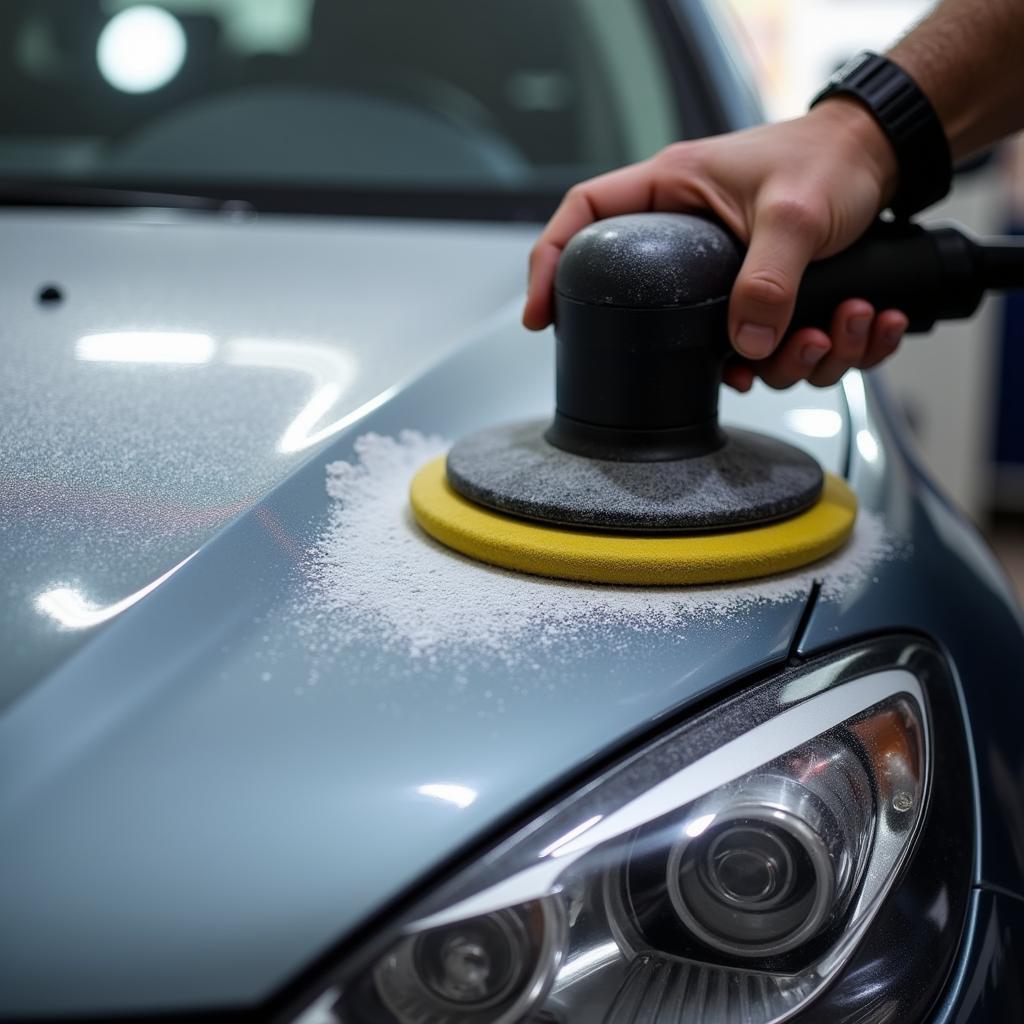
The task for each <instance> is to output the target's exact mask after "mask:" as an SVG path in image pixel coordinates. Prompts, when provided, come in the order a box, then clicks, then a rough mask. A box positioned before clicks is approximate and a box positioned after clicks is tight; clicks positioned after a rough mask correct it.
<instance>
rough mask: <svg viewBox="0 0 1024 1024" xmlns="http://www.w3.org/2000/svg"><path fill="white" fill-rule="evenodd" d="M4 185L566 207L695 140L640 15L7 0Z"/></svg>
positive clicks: (1, 68) (536, 6) (485, 4)
mask: <svg viewBox="0 0 1024 1024" xmlns="http://www.w3.org/2000/svg"><path fill="white" fill-rule="evenodd" d="M0 40H2V41H3V42H2V43H0V45H5V46H7V47H8V48H9V52H8V53H7V54H6V55H5V60H4V61H3V63H2V65H0V76H2V77H3V78H4V79H5V81H4V82H3V88H2V89H0V178H3V179H6V180H7V181H12V180H18V181H23V182H24V181H32V182H38V183H46V182H55V181H56V182H67V183H75V184H79V185H82V184H90V185H110V184H115V185H119V186H123V187H133V188H138V189H151V190H166V191H173V190H174V189H175V188H178V189H179V190H187V189H195V188H196V187H198V186H199V185H201V184H203V183H207V184H210V185H218V184H219V185H221V186H224V185H232V186H237V187H238V188H239V191H240V194H243V195H244V191H245V187H246V186H247V185H253V186H275V187H283V188H292V189H296V188H302V187H312V188H358V189H371V190H388V189H392V190H396V189H397V190H405V191H406V192H408V191H415V190H424V189H431V188H449V189H457V188H469V189H487V190H491V191H494V190H505V191H511V192H517V191H521V192H534V193H536V192H540V191H544V192H560V191H562V190H564V188H566V187H567V186H568V185H570V184H571V183H572V182H575V181H578V180H580V179H581V178H584V177H587V176H589V175H592V174H594V173H597V172H599V171H601V170H604V169H607V168H611V167H615V166H619V165H621V164H623V163H626V162H629V161H633V160H637V159H641V158H644V157H646V156H649V155H650V154H651V153H652V152H654V151H655V150H657V149H658V148H660V147H661V146H663V145H665V144H666V143H668V142H670V141H671V140H673V139H677V138H681V137H685V135H686V134H687V132H686V127H687V126H686V125H685V124H683V123H682V120H683V118H681V116H680V111H679V108H678V103H677V100H676V97H675V93H674V86H673V80H672V78H671V76H670V75H669V74H668V70H667V61H668V57H667V54H666V52H665V51H664V49H663V47H662V45H661V43H660V42H659V37H658V34H657V33H656V32H655V30H654V28H653V26H652V23H651V20H650V10H649V7H648V4H647V3H644V2H641V0H161V2H159V3H146V4H138V3H131V2H124V0H4V2H3V4H0Z"/></svg>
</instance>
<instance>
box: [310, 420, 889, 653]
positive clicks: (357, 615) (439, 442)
mask: <svg viewBox="0 0 1024 1024" xmlns="http://www.w3.org/2000/svg"><path fill="white" fill-rule="evenodd" d="M447 448H448V442H446V441H445V440H443V439H441V438H438V437H426V436H424V435H423V434H420V433H418V432H415V431H404V432H402V433H401V434H400V435H399V436H398V437H384V436H380V435H377V434H366V435H364V436H362V437H360V438H359V439H358V440H357V441H356V443H355V446H354V449H355V460H354V461H352V462H346V461H339V462H332V463H330V464H329V465H328V466H327V480H326V484H327V493H328V495H329V497H330V499H331V508H330V513H329V517H328V522H327V524H326V526H325V528H324V529H323V531H322V533H321V535H320V537H319V539H318V541H317V543H316V544H315V546H314V547H313V549H312V551H311V552H310V556H309V558H308V560H307V563H306V566H305V572H306V573H307V575H308V583H309V584H310V586H309V587H308V588H307V590H306V593H307V595H308V596H307V599H306V600H307V607H306V608H305V609H304V611H305V614H306V615H307V616H310V617H311V618H312V619H313V620H314V621H315V623H316V627H315V628H316V629H317V630H327V631H329V632H330V633H331V634H332V635H331V639H332V641H333V642H334V643H336V645H337V646H338V647H344V646H345V645H346V644H348V643H352V642H357V641H359V642H370V643H373V644H376V645H379V646H381V647H384V648H386V649H389V650H392V651H395V652H396V653H401V654H405V655H407V656H408V657H410V658H423V657H426V658H429V659H431V660H433V659H434V658H436V657H437V656H440V655H442V654H446V655H450V656H456V655H457V654H458V653H459V652H460V651H461V652H464V653H469V652H472V653H474V654H485V655H492V656H497V657H499V658H501V659H502V660H508V661H514V660H516V659H517V658H518V657H519V656H520V652H523V651H525V650H528V649H533V650H536V649H537V648H544V647H551V646H552V645H555V644H564V643H568V642H571V640H572V639H573V637H575V636H583V635H588V636H592V635H593V632H592V631H593V629H594V628H595V627H598V628H599V627H601V626H607V627H615V628H623V627H625V628H628V629H632V630H636V631H640V632H656V631H659V630H664V629H666V628H672V629H685V628H686V626H687V625H694V624H697V623H707V622H709V621H710V622H716V621H723V622H725V621H728V620H729V619H730V618H732V617H733V616H735V615H736V614H738V613H739V612H742V611H744V610H749V609H750V608H751V607H752V606H757V605H762V604H768V603H774V602H779V601H785V600H791V599H793V598H794V597H800V596H801V595H804V594H806V593H807V592H808V591H809V590H810V588H811V586H812V584H813V583H814V582H815V581H818V582H820V584H821V597H822V599H824V600H837V599H839V598H841V597H842V596H843V595H844V594H846V593H848V592H849V590H850V589H852V588H854V587H856V586H858V585H863V584H864V583H866V582H869V581H870V579H871V575H872V570H873V568H874V567H875V566H876V565H877V564H878V563H879V562H880V561H882V560H885V559H888V558H892V557H894V556H895V555H896V552H897V546H896V545H895V544H894V543H893V540H892V538H891V537H890V536H889V535H888V534H887V532H886V529H885V526H884V524H883V522H882V520H881V518H880V517H879V516H877V515H875V514H873V513H869V512H863V511H862V512H861V513H860V515H859V516H858V519H857V525H856V527H855V529H854V534H853V536H852V537H851V539H850V540H849V541H848V542H847V544H846V545H845V546H844V547H843V548H842V549H841V550H840V551H839V552H837V553H836V554H835V555H833V556H831V557H829V558H827V559H825V560H823V561H821V562H818V563H816V564H814V565H811V566H808V567H807V568H806V569H803V570H798V571H795V572H791V573H786V574H783V575H779V576H774V577H769V578H766V579H763V580H751V581H748V582H744V583H740V584H731V585H725V586H709V587H686V588H683V587H679V588H676V587H622V586H598V585H586V584H579V583H572V582H566V581H560V580H551V579H544V578H541V577H537V576H527V575H522V574H519V573H514V572H508V571H506V570H503V569H497V568H494V567H492V566H488V565H484V564H482V563H480V562H476V561H473V560H472V559H469V558H466V557H464V556H462V555H459V554H457V553H455V552H453V551H451V550H449V549H448V548H445V547H444V546H442V545H440V544H438V543H436V542H435V541H433V540H432V539H431V538H429V537H428V536H427V535H426V534H425V533H423V531H422V530H420V528H419V527H418V526H417V524H416V522H415V520H414V519H413V517H412V513H411V511H410V509H409V498H408V490H409V482H410V480H411V478H412V476H413V474H414V473H415V472H416V471H417V470H418V469H419V468H420V467H421V466H423V465H424V464H425V463H426V462H428V461H430V460H431V459H433V458H436V457H437V456H438V455H441V454H443V453H444V452H445V451H446V450H447Z"/></svg>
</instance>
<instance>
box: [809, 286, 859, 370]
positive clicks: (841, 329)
mask: <svg viewBox="0 0 1024 1024" xmlns="http://www.w3.org/2000/svg"><path fill="white" fill-rule="evenodd" d="M874 317H875V309H874V306H872V305H871V303H870V302H865V301H864V300H863V299H847V300H846V302H841V303H840V304H839V305H838V306H837V307H836V311H835V313H833V314H832V328H831V331H830V333H831V337H832V349H831V351H830V352H829V354H828V355H827V356H826V357H825V358H824V359H822V361H821V362H820V363H819V364H818V365H817V367H815V369H814V372H813V373H811V374H810V375H809V376H808V378H807V379H808V380H809V381H810V382H811V383H812V384H814V385H815V386H816V387H819V388H824V387H828V386H829V385H830V384H835V383H836V381H838V380H839V378H840V377H842V375H843V374H844V373H846V371H847V370H848V369H850V367H851V366H860V364H861V360H862V359H863V358H864V356H865V354H866V352H867V349H868V340H869V339H870V337H871V327H872V322H873V321H874Z"/></svg>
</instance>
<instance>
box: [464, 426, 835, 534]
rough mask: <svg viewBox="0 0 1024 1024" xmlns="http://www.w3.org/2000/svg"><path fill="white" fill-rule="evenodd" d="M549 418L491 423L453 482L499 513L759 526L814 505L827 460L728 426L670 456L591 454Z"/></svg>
mask: <svg viewBox="0 0 1024 1024" xmlns="http://www.w3.org/2000/svg"><path fill="white" fill-rule="evenodd" d="M547 426H548V423H547V421H546V420H530V421H528V422H526V423H513V424H506V425H503V426H499V427H490V428H488V429H486V430H482V431H480V432H478V433H476V434H471V435H470V436H469V437H464V438H462V439H461V440H459V441H457V442H456V443H455V444H454V445H453V446H452V449H451V451H450V452H449V453H448V481H449V483H450V484H451V485H452V487H453V488H454V489H455V490H456V491H458V492H459V494H461V495H462V496H463V497H465V498H468V499H470V501H474V502H476V503H477V504H479V505H485V506H487V507H488V508H493V509H495V510H496V511H499V512H506V513H509V514H511V515H515V516H522V517H524V518H527V519H536V520H540V521H542V522H547V523H556V524H559V525H563V526H587V527H592V528H594V529H604V530H636V531H642V532H659V533H660V532H668V533H685V532H690V531H702V530H716V529H726V528H738V527H743V526H754V525H757V524H759V523H765V522H770V521H772V520H775V519H784V518H786V517H788V516H791V515H796V514H797V513H798V512H802V511H803V510H804V509H807V508H809V507H810V506H811V505H813V504H814V502H815V501H817V500H818V497H819V496H820V494H821V488H822V483H823V475H822V470H821V467H820V466H819V465H818V463H817V462H815V460H814V459H813V458H811V456H810V455H807V454H806V453H805V452H802V451H800V449H798V448H794V447H793V446H792V445H789V444H786V443H785V442H783V441H777V440H775V439H774V438H771V437H765V436H763V435H761V434H755V433H752V432H750V431H747V430H737V429H726V431H725V433H726V435H727V437H728V440H727V441H726V443H725V445H724V446H723V447H722V448H720V449H718V451H715V452H711V453H710V454H708V455H700V456H697V457H695V458H691V459H680V460H676V461H672V462H610V461H605V460H602V459H587V458H583V457H582V456H579V455H573V454H571V453H570V452H566V451H562V449H560V448H556V447H554V445H551V444H549V443H548V442H547V441H546V440H545V439H544V431H545V430H546V429H547Z"/></svg>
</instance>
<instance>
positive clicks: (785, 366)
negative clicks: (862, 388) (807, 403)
mask: <svg viewBox="0 0 1024 1024" xmlns="http://www.w3.org/2000/svg"><path fill="white" fill-rule="evenodd" d="M831 348H832V342H831V341H830V340H829V336H828V335H827V334H826V333H825V332H824V331H819V330H818V329H817V328H814V327H805V328H803V329H801V330H799V331H794V332H793V334H792V335H790V337H788V338H787V339H786V340H785V342H783V344H782V345H780V346H779V348H778V349H777V350H776V352H775V354H774V355H773V356H772V357H771V359H768V360H766V361H765V362H764V363H763V364H762V365H759V366H758V368H757V370H758V373H759V374H760V376H761V378H762V379H763V380H764V382H765V384H767V385H768V386H769V387H770V388H777V389H778V390H780V391H781V390H784V389H785V388H788V387H792V386H793V385H794V384H795V383H796V382H797V381H798V380H806V379H807V378H808V377H809V376H810V375H811V374H812V373H813V372H814V370H815V368H816V367H817V366H818V364H819V363H820V362H821V361H822V360H823V359H824V358H825V357H826V356H827V355H828V354H829V351H830V350H831Z"/></svg>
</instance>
